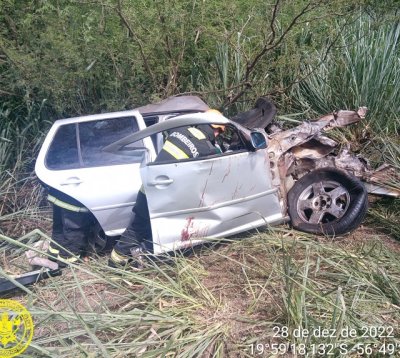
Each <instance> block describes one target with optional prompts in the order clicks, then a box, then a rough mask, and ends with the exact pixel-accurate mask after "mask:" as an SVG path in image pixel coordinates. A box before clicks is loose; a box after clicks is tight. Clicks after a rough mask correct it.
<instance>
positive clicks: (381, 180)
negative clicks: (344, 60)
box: [268, 107, 400, 207]
mask: <svg viewBox="0 0 400 358" xmlns="http://www.w3.org/2000/svg"><path fill="white" fill-rule="evenodd" d="M366 113H367V108H366V107H360V108H359V109H358V110H357V111H348V110H340V111H337V112H334V113H332V114H328V115H325V116H323V117H321V118H319V119H317V120H315V121H305V122H303V123H302V124H300V125H298V126H297V127H295V128H292V129H289V130H285V131H283V130H281V129H280V128H279V127H278V126H270V127H269V145H268V152H269V159H270V163H271V171H272V180H273V184H274V185H275V186H276V187H278V188H279V190H280V192H281V198H282V200H283V202H282V205H283V207H286V204H287V203H286V196H287V192H288V191H289V190H290V188H291V186H292V185H293V184H294V181H295V179H298V178H300V177H301V176H303V175H304V174H306V173H308V172H309V171H311V170H314V169H317V168H324V167H336V168H338V169H341V170H344V171H346V172H348V173H350V174H352V175H354V176H356V177H358V178H359V179H361V180H362V181H364V182H365V185H366V188H367V190H368V192H369V193H372V194H379V195H390V196H395V197H400V188H396V187H394V186H391V185H390V183H388V180H387V179H388V176H391V177H392V178H397V180H399V176H398V173H396V170H395V169H394V168H393V167H391V166H389V165H385V166H383V167H380V168H378V169H377V170H373V169H372V168H371V166H370V165H369V163H368V161H367V160H366V159H365V158H363V157H360V156H357V155H355V154H354V153H351V151H350V150H349V148H347V147H344V148H342V149H341V150H340V151H338V152H336V150H337V148H338V146H339V145H338V143H337V142H336V141H334V140H332V139H331V138H329V137H327V136H325V135H324V132H326V131H329V130H330V129H333V128H340V127H344V126H347V125H350V124H353V123H358V122H360V121H361V120H362V119H363V118H365V115H366ZM393 181H394V180H393Z"/></svg>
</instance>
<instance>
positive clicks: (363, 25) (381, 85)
mask: <svg viewBox="0 0 400 358" xmlns="http://www.w3.org/2000/svg"><path fill="white" fill-rule="evenodd" d="M338 26H339V27H340V24H338ZM399 40H400V23H399V22H397V23H396V22H391V23H388V24H382V23H380V24H379V25H378V24H376V22H374V21H373V20H371V18H369V17H367V16H361V17H360V18H359V19H358V21H357V22H355V23H354V24H353V26H352V27H350V28H348V30H347V31H345V32H344V33H342V35H341V37H340V42H339V43H338V45H337V47H336V48H335V49H333V50H332V51H331V52H330V54H329V56H328V57H327V58H326V59H324V58H323V55H322V54H325V51H324V50H322V51H318V52H316V53H314V54H310V56H315V57H316V58H317V59H318V60H319V61H321V62H322V64H321V65H320V66H319V67H318V68H317V69H314V68H312V67H310V66H304V68H303V73H304V74H307V73H311V75H309V76H308V77H307V78H306V79H305V80H304V81H302V82H301V83H300V84H299V85H298V86H296V87H295V89H294V91H293V93H292V96H293V99H294V100H295V101H297V103H298V104H299V105H300V106H301V107H302V108H310V109H312V110H313V111H315V112H318V113H328V112H331V111H332V109H340V108H347V109H354V108H358V107H359V106H367V107H368V109H369V115H368V118H369V121H370V125H371V126H372V127H373V128H374V129H375V130H380V131H384V132H385V133H397V132H398V130H399V125H400V87H399V86H398V84H399V83H400V57H399V56H400V48H399Z"/></svg>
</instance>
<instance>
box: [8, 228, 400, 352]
mask: <svg viewBox="0 0 400 358" xmlns="http://www.w3.org/2000/svg"><path fill="white" fill-rule="evenodd" d="M37 236H42V237H43V236H46V235H43V234H41V233H40V232H36V233H34V234H32V235H31V237H29V235H28V237H26V238H25V240H27V239H29V240H34V239H35V237H36V238H37ZM2 238H3V239H5V240H6V241H9V242H10V244H13V245H16V246H19V247H21V249H23V248H24V247H25V246H26V243H22V242H17V241H15V240H12V239H10V238H6V237H4V236H3V237H2ZM355 238H356V237H350V238H348V240H347V241H342V242H340V241H339V242H335V243H331V242H329V241H323V242H318V241H315V240H314V239H313V238H312V237H308V236H306V235H299V234H297V233H295V232H292V231H286V230H281V231H265V232H260V233H258V234H254V235H253V236H247V238H245V239H243V240H242V241H230V242H229V243H228V244H225V245H222V246H219V247H214V249H213V251H207V250H205V251H204V250H203V251H202V252H200V253H197V254H195V255H192V256H191V257H183V256H181V255H179V254H178V255H176V256H175V257H169V258H168V260H167V261H164V262H162V261H158V260H157V261H155V260H154V259H153V260H149V262H148V264H147V266H146V268H145V270H144V271H142V272H140V273H137V272H133V271H130V270H129V269H126V270H125V269H111V268H109V267H107V265H106V260H105V259H104V258H93V259H91V260H90V261H88V262H86V263H81V264H79V265H72V267H71V268H69V269H66V270H65V271H64V273H63V276H61V277H57V278H53V279H49V280H46V281H45V282H43V283H40V284H37V285H35V286H34V287H31V288H27V289H26V290H25V294H24V295H23V296H19V299H20V300H22V301H23V302H24V303H25V304H26V306H27V307H28V309H29V310H30V312H31V313H32V315H33V319H34V322H35V334H34V340H33V342H32V345H31V346H30V347H29V348H28V350H27V352H26V355H27V356H30V357H39V356H40V357H53V356H55V355H56V356H58V357H70V356H88V357H91V356H103V357H126V356H135V357H160V356H161V357H249V356H255V353H257V355H260V356H270V355H271V354H272V346H271V345H272V344H282V346H281V350H282V351H283V350H284V349H286V350H287V349H288V348H283V347H284V346H286V347H287V346H288V345H289V344H295V345H296V346H297V347H298V348H300V347H304V349H308V351H309V352H312V349H313V347H314V346H315V345H318V344H319V345H323V344H325V345H328V344H332V345H334V344H335V345H338V344H343V345H344V346H345V347H346V348H347V349H348V351H349V352H350V351H351V350H352V349H353V350H354V351H355V350H356V349H357V344H361V345H362V344H364V345H365V344H376V345H381V344H383V342H385V344H386V345H388V344H397V343H400V331H399V326H398V322H399V321H400V316H399V309H398V308H399V303H400V292H399V289H398V287H399V285H400V266H399V264H398V259H397V255H396V253H395V252H392V251H391V249H390V248H389V247H386V246H385V245H384V244H382V242H380V241H379V238H376V239H375V238H374V237H373V236H372V237H370V241H369V242H367V241H356V242H355V243H353V242H352V241H353V240H354V239H355ZM0 275H1V276H6V277H7V276H8V274H7V273H6V272H5V271H4V270H2V271H1V272H0ZM373 326H381V327H386V329H387V330H388V331H389V330H391V327H393V330H394V331H393V334H390V335H389V336H390V337H386V338H385V339H382V338H379V337H376V336H374V335H373V334H372V335H371V334H369V335H367V337H362V334H363V331H364V327H373ZM286 329H287V335H286V334H284V333H283V332H285V331H286ZM306 329H307V330H308V331H309V332H316V331H315V330H322V329H330V330H335V332H337V333H336V334H335V336H334V337H325V338H321V337H318V336H317V334H310V335H309V337H306V336H305V335H304V333H303V334H301V335H299V334H298V332H299V331H301V332H305V330H306ZM345 329H347V330H350V329H354V330H355V332H356V336H355V337H353V338H351V337H346V336H345V335H344V334H341V332H344V330H345ZM296 330H297V331H296ZM296 332H297V333H296ZM387 335H388V334H387ZM392 336H393V337H392ZM267 344H268V345H269V346H267ZM261 349H262V350H263V351H264V353H263V354H262V355H261V354H260V352H261ZM252 351H253V354H252V353H251V352H252ZM333 351H334V352H335V356H343V357H345V356H349V355H344V354H342V355H341V354H340V352H339V349H336V348H335V349H334V350H333ZM286 353H288V354H289V351H286ZM291 353H294V352H293V351H292V352H291ZM378 355H379V354H378ZM283 356H287V355H283ZM300 356H302V355H301V354H300ZM308 356H309V357H313V356H315V357H316V356H318V355H317V354H311V353H309V354H308Z"/></svg>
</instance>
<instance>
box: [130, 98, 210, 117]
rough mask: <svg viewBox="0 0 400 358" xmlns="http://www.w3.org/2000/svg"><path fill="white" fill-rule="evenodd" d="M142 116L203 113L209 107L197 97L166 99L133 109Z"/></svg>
mask: <svg viewBox="0 0 400 358" xmlns="http://www.w3.org/2000/svg"><path fill="white" fill-rule="evenodd" d="M135 109H136V110H137V111H139V112H140V113H141V114H142V115H151V114H163V113H182V112H205V111H207V110H208V109H210V107H208V105H207V104H206V103H204V102H203V101H202V100H201V99H200V97H197V96H178V97H168V98H166V99H164V100H163V101H161V102H158V103H150V104H148V105H146V106H142V107H138V108H135Z"/></svg>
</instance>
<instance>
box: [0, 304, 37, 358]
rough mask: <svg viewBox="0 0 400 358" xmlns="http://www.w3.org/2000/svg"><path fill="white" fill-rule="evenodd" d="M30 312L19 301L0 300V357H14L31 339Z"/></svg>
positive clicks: (31, 323)
mask: <svg viewBox="0 0 400 358" xmlns="http://www.w3.org/2000/svg"><path fill="white" fill-rule="evenodd" d="M32 337H33V321H32V317H31V314H30V313H29V312H28V310H27V309H26V308H25V307H24V306H23V305H21V304H20V303H19V302H17V301H14V300H0V358H9V357H15V356H17V355H19V354H21V353H22V352H23V351H25V349H26V348H28V346H29V344H30V343H31V341H32Z"/></svg>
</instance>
